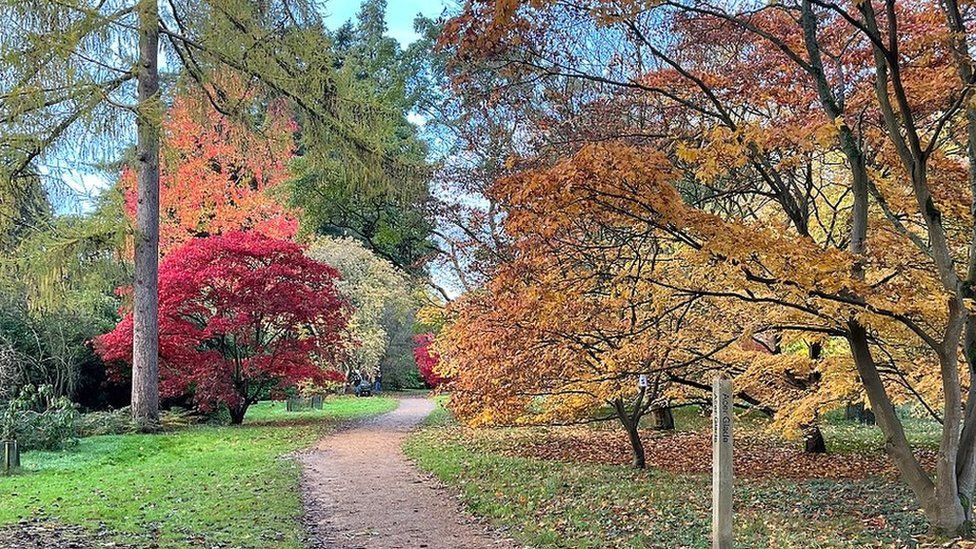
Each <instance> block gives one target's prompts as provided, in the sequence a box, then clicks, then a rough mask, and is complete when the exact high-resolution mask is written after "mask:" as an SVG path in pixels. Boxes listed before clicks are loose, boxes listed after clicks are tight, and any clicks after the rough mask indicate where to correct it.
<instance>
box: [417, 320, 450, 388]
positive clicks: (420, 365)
mask: <svg viewBox="0 0 976 549" xmlns="http://www.w3.org/2000/svg"><path fill="white" fill-rule="evenodd" d="M413 340H414V343H416V346H414V348H413V359H414V361H416V362H417V370H418V371H419V372H420V377H422V378H423V380H424V383H426V384H427V386H428V387H430V388H431V389H434V388H436V387H437V386H438V385H440V384H441V383H444V382H445V381H447V378H445V377H443V376H441V375H440V374H439V373H437V364H438V363H440V361H441V357H440V355H439V354H437V351H435V350H434V349H432V348H431V345H432V344H433V343H434V334H432V333H426V334H417V335H415V336H413Z"/></svg>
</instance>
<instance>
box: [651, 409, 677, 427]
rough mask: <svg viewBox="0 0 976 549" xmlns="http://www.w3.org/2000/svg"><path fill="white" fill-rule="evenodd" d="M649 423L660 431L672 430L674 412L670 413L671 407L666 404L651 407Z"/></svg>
mask: <svg viewBox="0 0 976 549" xmlns="http://www.w3.org/2000/svg"><path fill="white" fill-rule="evenodd" d="M651 425H652V426H653V427H654V428H655V429H658V430H660V431H673V430H674V414H673V413H671V408H670V407H668V406H662V407H660V408H651Z"/></svg>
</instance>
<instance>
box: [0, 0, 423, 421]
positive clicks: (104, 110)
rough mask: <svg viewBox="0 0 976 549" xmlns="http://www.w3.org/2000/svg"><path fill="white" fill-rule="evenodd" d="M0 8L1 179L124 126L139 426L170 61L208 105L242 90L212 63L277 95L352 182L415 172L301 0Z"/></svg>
mask: <svg viewBox="0 0 976 549" xmlns="http://www.w3.org/2000/svg"><path fill="white" fill-rule="evenodd" d="M0 18H2V21H3V24H4V26H5V28H7V29H9V32H5V33H3V36H2V37H0V57H2V58H3V59H5V60H9V62H10V66H9V69H10V70H9V71H5V73H4V76H3V78H2V81H0V100H2V104H0V123H2V128H0V131H2V133H0V149H2V152H3V156H2V159H3V162H4V164H3V174H2V176H3V177H2V181H3V182H4V184H5V185H6V184H8V182H14V181H20V180H21V178H22V177H23V176H24V175H25V174H29V173H36V172H38V170H37V167H38V165H39V163H41V162H45V163H46V165H59V163H60V165H63V164H64V163H65V162H72V163H74V164H75V165H80V164H81V163H83V162H84V161H86V160H93V161H94V160H104V159H117V158H118V157H119V155H120V152H121V151H120V149H119V147H118V146H117V145H116V143H117V141H116V140H115V139H114V138H115V137H117V136H118V135H119V134H120V133H121V134H124V135H126V136H128V137H129V138H130V139H131V136H133V134H135V141H136V155H135V159H134V160H135V162H136V165H137V172H138V176H137V180H138V188H137V191H136V192H137V193H138V199H137V215H136V226H135V227H134V233H135V234H134V236H135V243H136V250H135V264H136V266H135V308H134V311H135V317H136V318H135V326H136V334H135V337H134V338H133V346H134V352H135V356H134V364H135V366H134V380H135V382H134V383H133V407H132V410H133V417H134V419H135V420H136V422H137V423H139V424H140V425H141V426H142V428H145V429H152V428H153V426H154V424H155V423H156V420H157V414H158V397H157V393H158V391H157V390H156V381H155V380H156V377H157V369H158V365H157V355H158V352H157V345H158V343H157V341H158V334H157V328H156V326H157V312H156V311H157V299H156V295H157V288H156V278H157V263H158V239H159V234H158V223H159V212H158V208H159V140H160V125H161V122H162V118H163V112H164V111H165V97H166V92H167V91H168V90H167V88H166V87H163V88H161V86H160V85H161V83H163V84H165V83H168V82H171V81H173V80H174V79H173V78H169V77H170V76H173V74H171V73H174V74H175V73H177V72H182V73H184V74H185V75H186V76H188V77H189V78H190V79H191V80H192V81H193V82H195V83H196V85H198V86H199V87H200V88H201V89H203V90H204V91H205V92H206V93H208V99H209V100H210V101H211V102H212V104H213V105H214V107H215V108H216V109H218V110H221V111H224V112H226V113H228V114H232V115H240V114H241V113H240V112H239V110H238V107H239V106H240V101H239V99H240V98H239V97H235V96H234V94H233V90H228V89H224V88H223V87H221V86H220V85H219V82H218V81H217V80H216V79H215V78H214V75H217V74H227V73H228V72H230V73H233V74H235V75H237V76H238V77H239V78H240V80H239V81H238V83H239V84H241V85H243V88H244V89H248V88H249V87H257V88H260V89H261V90H262V91H263V92H266V93H268V94H269V95H273V96H276V97H279V98H282V99H283V100H285V101H288V102H289V104H290V105H291V106H292V107H293V108H294V109H295V113H296V117H297V118H298V119H299V120H300V121H301V123H302V125H303V128H302V136H303V143H302V145H303V149H304V150H305V151H306V155H307V157H308V158H309V161H310V162H313V163H314V162H317V161H320V160H322V159H325V158H328V157H329V156H330V155H333V154H336V153H337V152H339V151H341V153H342V154H343V155H344V156H343V157H344V158H345V159H346V162H344V163H343V164H342V170H343V172H344V173H346V174H348V175H349V176H350V177H352V178H354V179H357V180H361V177H360V176H361V175H362V174H364V173H369V174H370V178H369V180H368V183H367V184H365V185H364V186H363V188H375V187H378V186H390V185H391V182H392V181H404V180H412V179H413V178H415V177H416V174H418V173H422V172H423V171H424V170H423V169H422V166H419V165H418V164H419V163H411V162H409V161H407V160H408V159H406V158H404V157H398V156H394V155H392V154H390V151H389V150H388V148H387V147H386V145H385V144H383V143H382V140H381V139H378V138H376V137H375V136H374V135H373V134H372V133H371V130H372V128H370V127H367V125H365V124H363V123H362V122H363V120H364V119H366V118H368V117H370V116H372V111H371V110H370V109H364V108H362V107H361V106H360V105H359V103H358V101H352V100H350V99H352V98H353V97H355V96H354V95H353V94H355V93H358V91H359V90H358V89H356V88H355V87H354V86H352V85H350V84H351V82H350V81H348V80H347V79H342V78H337V77H336V75H337V72H336V71H337V69H336V62H335V55H334V51H333V47H332V42H331V39H330V37H329V36H328V35H327V33H326V32H325V30H324V26H323V23H322V20H321V17H320V16H319V15H318V13H317V11H316V9H315V6H314V5H313V3H311V2H307V1H304V0H277V1H275V2H270V3H269V2H248V1H245V2H223V1H220V0H213V1H210V0H181V1H174V2H169V3H166V4H160V3H158V2H155V1H152V0H140V1H139V2H138V3H135V4H132V3H130V2H127V1H125V0H113V1H109V2H102V1H84V2H81V3H71V4H64V3H61V2H53V1H50V0H31V1H29V2H20V1H5V2H3V4H2V10H0ZM161 38H162V42H161V40H160V39H161ZM161 48H164V49H165V50H166V52H167V54H166V59H167V63H166V64H165V66H164V70H165V71H166V73H167V74H166V75H164V76H166V78H161V74H160V72H161V71H160V65H159V56H160V50H161ZM133 99H135V104H132V101H133ZM133 116H134V118H135V121H136V131H135V132H132V131H131V128H132V126H131V121H132V119H133ZM54 175H56V176H58V175H60V174H54Z"/></svg>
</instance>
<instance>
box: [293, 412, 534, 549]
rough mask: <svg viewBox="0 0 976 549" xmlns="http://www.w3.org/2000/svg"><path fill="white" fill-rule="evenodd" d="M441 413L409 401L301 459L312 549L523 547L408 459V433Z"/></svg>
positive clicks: (334, 436) (330, 438) (337, 435)
mask: <svg viewBox="0 0 976 549" xmlns="http://www.w3.org/2000/svg"><path fill="white" fill-rule="evenodd" d="M433 409H434V403H433V402H432V401H430V400H428V399H425V398H403V399H401V400H400V404H399V406H398V407H397V409H396V410H394V411H392V412H389V413H387V414H383V415H381V416H378V417H375V418H372V419H369V420H366V421H364V422H362V423H358V424H356V425H355V426H353V427H351V428H348V429H344V430H341V431H338V432H337V433H335V434H332V435H330V436H328V437H326V438H325V439H323V440H321V441H320V442H319V443H318V445H317V446H316V447H315V448H313V449H312V450H310V451H308V452H306V453H304V454H302V456H301V463H302V467H303V471H302V492H303V498H304V503H305V512H306V521H307V525H308V528H309V531H310V535H311V542H312V546H313V547H323V548H324V547H328V548H335V549H353V548H357V549H358V548H369V549H373V548H377V549H392V548H407V547H427V548H431V549H456V548H463V549H488V548H491V549H497V548H506V549H507V548H512V547H516V545H514V544H513V543H512V542H510V541H508V540H505V539H501V538H498V537H496V536H494V535H492V532H491V531H490V530H489V529H488V528H486V527H485V526H484V525H481V524H479V523H478V522H476V521H475V520H473V519H472V518H471V517H470V516H468V515H467V514H465V513H464V512H462V511H461V510H460V509H459V507H458V503H457V500H456V499H455V498H454V497H453V496H452V495H451V492H450V491H448V490H447V489H446V488H444V487H443V486H442V485H440V484H439V483H437V482H436V481H434V480H432V479H430V478H428V477H426V476H424V475H422V474H421V473H420V472H419V471H418V470H417V469H416V468H415V467H414V466H413V465H412V464H411V463H410V462H409V461H408V460H407V458H406V457H405V456H404V455H403V451H402V450H401V448H400V447H401V445H402V444H403V441H404V439H405V438H406V437H407V435H408V434H409V432H410V431H411V430H412V429H413V428H415V427H416V426H417V424H419V423H420V422H421V420H423V419H424V418H425V417H427V414H429V413H430V412H431V411H432V410H433Z"/></svg>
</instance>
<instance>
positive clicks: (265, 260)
mask: <svg viewBox="0 0 976 549" xmlns="http://www.w3.org/2000/svg"><path fill="white" fill-rule="evenodd" d="M338 279H339V273H338V271H336V270H335V269H333V268H332V267H330V266H328V265H325V264H323V263H319V262H317V261H315V260H313V259H310V258H308V257H306V256H305V255H304V253H303V252H302V249H301V248H300V247H299V246H298V245H297V244H294V243H292V242H288V241H284V240H276V239H273V238H270V237H267V236H264V235H261V234H260V233H257V232H253V231H252V232H246V233H245V232H240V233H231V234H226V235H221V236H213V237H209V238H198V239H194V240H191V241H189V242H188V243H187V244H185V245H184V246H183V247H181V248H178V249H176V250H174V251H172V252H170V253H169V254H168V255H167V256H166V259H165V260H164V261H163V263H162V264H161V265H160V267H159V379H160V383H159V388H160V393H161V394H162V396H164V397H178V396H181V395H185V394H192V396H193V402H194V404H195V405H196V407H197V408H199V409H200V410H201V411H202V412H209V411H211V410H214V409H217V408H220V407H223V406H226V407H227V409H228V411H229V413H230V416H231V421H232V423H235V424H239V423H241V422H242V421H243V420H244V415H245V414H246V413H247V408H248V406H250V405H251V404H253V403H254V402H257V400H258V399H260V398H261V396H262V395H266V394H267V393H268V391H270V390H275V389H283V388H286V387H290V386H294V385H295V384H296V383H298V382H299V381H301V380H303V379H308V378H312V379H321V378H322V376H323V375H324V374H325V373H326V372H327V371H329V370H330V369H333V367H334V366H335V365H337V364H339V363H341V362H342V360H343V359H344V358H345V356H346V348H347V346H348V344H349V334H348V330H347V324H348V317H349V313H350V307H349V305H348V303H347V302H346V301H345V300H343V299H342V298H341V297H340V295H339V292H338V290H337V289H336V286H335V283H336V281H337V280H338ZM96 349H97V350H98V352H99V354H100V355H101V356H102V358H103V359H104V360H105V361H106V362H109V363H114V364H124V363H128V364H131V361H132V315H131V314H129V315H126V316H125V318H124V319H123V320H122V321H121V322H120V323H119V324H118V326H116V328H115V330H114V331H112V332H111V333H108V334H105V335H103V336H101V337H99V338H98V339H97V340H96Z"/></svg>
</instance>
